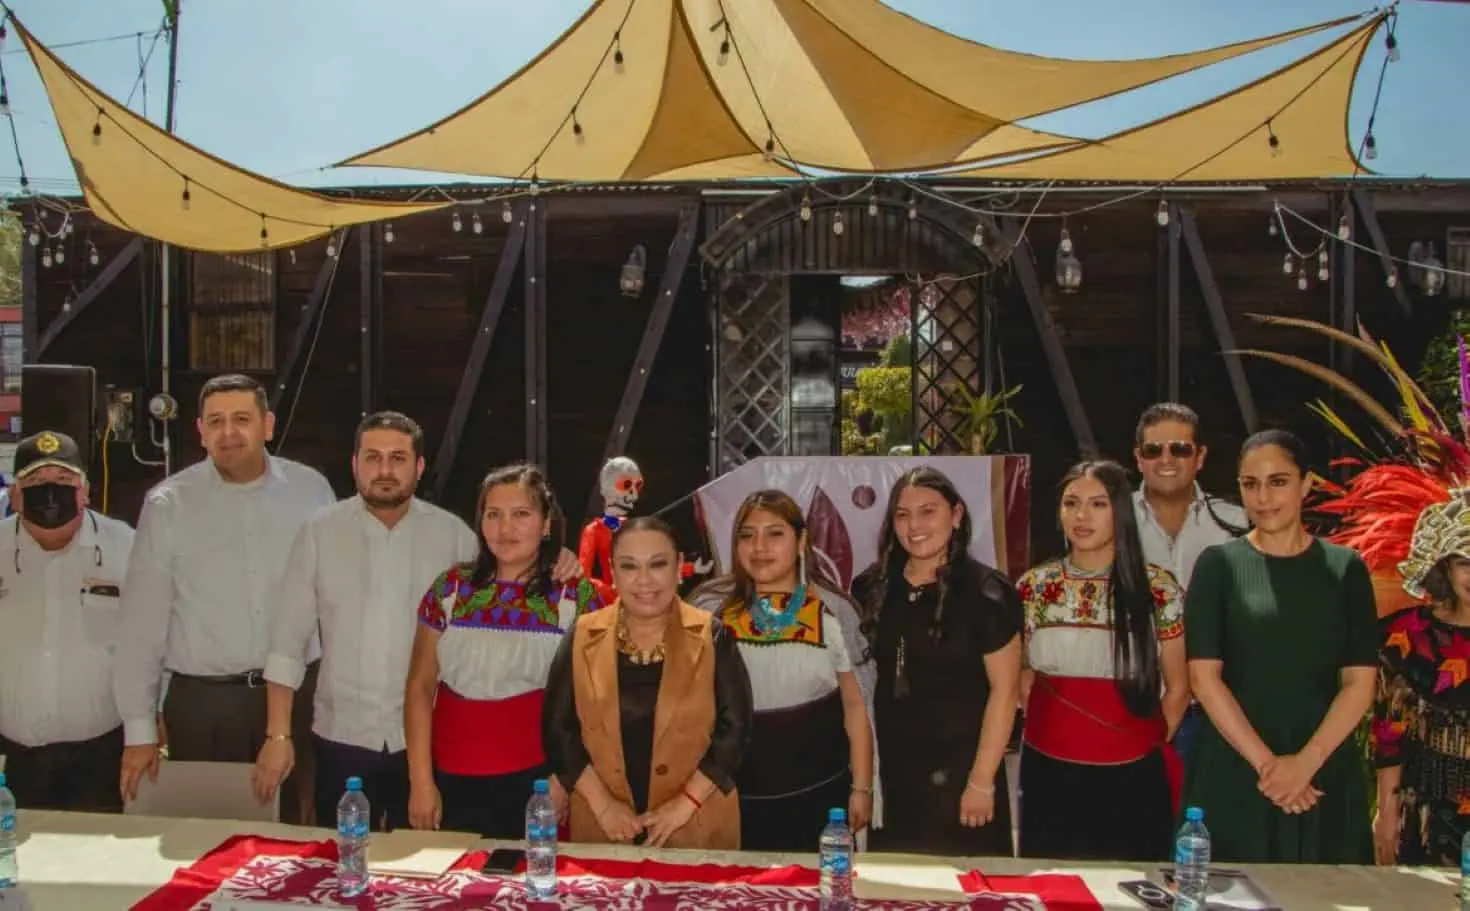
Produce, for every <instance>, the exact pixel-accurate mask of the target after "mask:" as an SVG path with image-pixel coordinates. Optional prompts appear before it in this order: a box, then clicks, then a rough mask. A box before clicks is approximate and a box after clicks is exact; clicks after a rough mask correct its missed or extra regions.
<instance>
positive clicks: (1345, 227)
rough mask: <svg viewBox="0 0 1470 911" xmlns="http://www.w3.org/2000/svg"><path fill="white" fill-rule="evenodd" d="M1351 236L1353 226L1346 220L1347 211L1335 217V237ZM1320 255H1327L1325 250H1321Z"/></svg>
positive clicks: (1348, 237)
mask: <svg viewBox="0 0 1470 911" xmlns="http://www.w3.org/2000/svg"><path fill="white" fill-rule="evenodd" d="M1352 236H1353V226H1352V223H1351V222H1349V221H1348V217H1347V213H1343V215H1342V216H1341V217H1339V218H1338V219H1337V239H1338V240H1350V239H1351V238H1352ZM1322 255H1323V256H1326V255H1327V251H1326V250H1323V251H1322Z"/></svg>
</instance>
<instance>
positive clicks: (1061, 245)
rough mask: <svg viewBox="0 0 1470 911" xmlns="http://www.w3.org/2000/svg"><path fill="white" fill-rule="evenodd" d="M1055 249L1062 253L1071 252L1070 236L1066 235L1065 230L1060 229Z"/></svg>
mask: <svg viewBox="0 0 1470 911" xmlns="http://www.w3.org/2000/svg"><path fill="white" fill-rule="evenodd" d="M1057 249H1058V250H1060V251H1062V252H1063V253H1071V252H1072V235H1071V234H1069V233H1067V229H1066V228H1063V229H1062V236H1061V239H1060V240H1058V241H1057Z"/></svg>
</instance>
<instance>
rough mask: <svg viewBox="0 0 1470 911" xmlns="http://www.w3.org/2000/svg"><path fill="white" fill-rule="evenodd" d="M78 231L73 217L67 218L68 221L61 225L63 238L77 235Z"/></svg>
mask: <svg viewBox="0 0 1470 911" xmlns="http://www.w3.org/2000/svg"><path fill="white" fill-rule="evenodd" d="M76 229H77V226H76V225H74V224H73V223H72V220H71V216H67V219H66V221H64V222H62V223H61V236H62V237H71V236H72V234H73V233H75V231H76Z"/></svg>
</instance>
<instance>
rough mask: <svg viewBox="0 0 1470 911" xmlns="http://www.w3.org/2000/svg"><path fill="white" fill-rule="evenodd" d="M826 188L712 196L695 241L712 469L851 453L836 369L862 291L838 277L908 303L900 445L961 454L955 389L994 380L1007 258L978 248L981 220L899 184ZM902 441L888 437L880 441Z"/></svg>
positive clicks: (976, 387)
mask: <svg viewBox="0 0 1470 911" xmlns="http://www.w3.org/2000/svg"><path fill="white" fill-rule="evenodd" d="M819 189H824V192H821V193H819V194H813V193H812V192H811V190H810V189H808V188H803V187H793V188H789V189H787V190H784V191H781V192H777V193H772V194H769V195H766V196H763V197H761V198H760V199H758V200H757V201H755V202H754V203H750V202H749V201H748V199H742V198H735V199H720V198H718V197H716V198H714V199H711V200H709V201H707V202H706V215H707V223H708V224H710V225H714V226H717V227H715V228H714V229H713V230H712V231H711V233H710V235H709V236H708V238H707V240H706V241H705V243H704V245H703V247H702V248H701V254H702V255H703V257H704V259H705V262H706V263H707V264H708V266H709V267H710V268H711V269H712V270H713V272H714V276H713V281H712V282H711V283H710V289H711V290H710V293H711V297H712V300H711V307H710V313H711V338H710V350H711V353H712V356H713V358H714V370H713V376H714V389H713V393H712V400H713V401H712V404H713V408H712V409H711V414H712V416H713V427H712V433H711V459H710V464H711V471H712V476H715V475H719V474H723V473H724V472H727V471H730V470H731V469H733V468H736V467H738V466H739V465H741V464H743V463H744V462H746V461H749V460H751V459H754V458H759V457H761V456H767V455H837V454H841V453H842V452H843V451H844V447H843V425H842V422H841V419H840V411H841V395H842V392H841V388H842V385H843V382H842V373H841V366H842V363H843V359H844V357H845V356H847V355H851V354H852V353H853V352H852V351H851V350H850V349H849V350H847V351H844V350H843V344H844V338H843V329H842V320H841V317H842V312H841V311H842V308H843V304H844V299H845V302H846V303H847V304H851V303H852V300H853V299H854V298H858V299H861V298H862V297H863V296H864V293H863V291H862V289H855V290H856V293H840V292H838V291H835V290H834V289H838V288H839V287H840V284H841V281H842V279H844V278H847V279H851V278H853V277H866V278H867V279H869V280H871V281H872V282H873V284H872V285H871V286H870V288H877V289H879V291H878V292H876V293H879V294H881V293H888V292H891V293H892V294H893V295H894V296H895V297H904V298H906V299H907V304H906V310H907V321H906V322H907V325H906V326H904V330H905V334H906V336H907V338H908V342H909V355H908V358H907V359H906V360H907V363H906V366H907V367H908V368H909V370H910V382H909V390H910V396H911V398H910V401H909V403H908V404H909V406H910V407H909V409H908V423H907V424H906V426H905V429H904V434H903V435H904V436H906V437H907V439H906V440H903V441H902V443H901V445H906V446H908V447H911V450H912V451H914V452H917V453H947V452H961V451H964V450H965V449H966V445H967V441H966V440H965V439H962V436H961V434H960V433H959V428H958V424H959V419H958V416H957V414H956V412H955V408H956V406H957V405H958V403H959V400H960V390H968V391H969V392H971V393H977V392H980V391H981V390H983V389H986V388H988V387H989V385H990V376H989V372H988V371H989V367H990V362H991V358H990V355H989V346H990V333H989V331H988V327H989V326H990V325H991V320H992V319H993V318H994V314H995V312H996V306H995V295H994V290H993V287H992V284H993V283H992V282H991V281H990V280H989V278H990V273H991V272H992V271H993V270H995V269H996V267H997V266H998V264H999V263H1001V262H1002V261H1003V257H1002V256H999V255H997V251H996V250H995V249H994V248H992V247H991V246H989V245H988V244H984V243H982V244H981V245H979V246H977V245H976V244H975V242H974V241H975V239H976V237H977V236H980V237H981V239H982V240H983V239H984V235H983V234H982V235H977V232H976V225H975V223H974V221H973V216H964V215H960V216H959V217H956V215H957V211H956V210H955V209H954V207H952V206H950V205H948V204H946V203H944V202H943V201H942V200H937V199H933V198H930V197H928V196H927V195H922V194H921V195H917V196H916V195H913V194H911V193H910V192H909V191H908V190H906V189H905V188H903V187H902V186H896V187H875V186H873V185H862V186H859V187H858V188H857V189H856V190H853V189H852V188H847V189H846V190H845V191H844V190H842V189H841V188H819ZM966 217H970V218H971V219H972V220H971V221H970V222H969V223H965V222H964V220H963V219H964V218H966ZM985 227H986V228H989V227H990V226H989V225H988V224H987V225H986V226H985ZM989 234H990V236H994V232H993V231H990V232H989ZM853 284H858V283H857V282H853ZM885 289H886V290H885ZM867 296H869V297H872V294H869V295H867ZM849 341H851V340H850V339H849ZM849 364H850V362H849ZM890 430H891V426H890ZM897 442H899V441H898V440H896V439H895V438H894V437H893V436H892V435H891V434H888V435H887V436H886V437H885V439H884V445H885V448H886V447H887V445H890V444H893V443H897Z"/></svg>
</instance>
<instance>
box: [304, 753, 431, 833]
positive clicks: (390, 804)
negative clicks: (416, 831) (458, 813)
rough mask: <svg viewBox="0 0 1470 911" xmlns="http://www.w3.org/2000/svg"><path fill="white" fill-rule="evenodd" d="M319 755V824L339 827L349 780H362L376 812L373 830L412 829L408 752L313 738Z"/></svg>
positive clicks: (369, 802)
mask: <svg viewBox="0 0 1470 911" xmlns="http://www.w3.org/2000/svg"><path fill="white" fill-rule="evenodd" d="M312 740H313V744H314V746H315V753H316V824H317V825H319V826H327V827H331V826H333V825H335V824H336V819H337V802H338V801H339V800H341V799H342V792H343V791H345V790H346V788H347V779H348V778H351V777H353V776H354V775H355V776H357V777H358V778H361V779H362V790H363V793H364V794H366V795H367V799H368V806H369V807H371V808H372V812H373V828H375V829H378V830H380V831H383V832H391V831H392V830H394V829H406V828H408V751H407V750H400V751H399V752H397V753H390V752H388V750H387V749H386V748H384V749H382V750H365V749H363V748H362V747H356V746H352V745H351V744H346V743H336V742H335V741H331V740H325V739H323V738H321V737H313V738H312Z"/></svg>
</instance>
